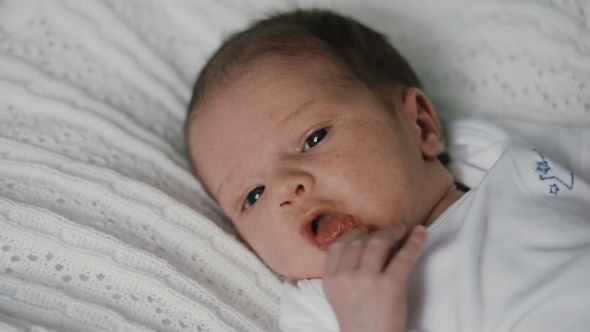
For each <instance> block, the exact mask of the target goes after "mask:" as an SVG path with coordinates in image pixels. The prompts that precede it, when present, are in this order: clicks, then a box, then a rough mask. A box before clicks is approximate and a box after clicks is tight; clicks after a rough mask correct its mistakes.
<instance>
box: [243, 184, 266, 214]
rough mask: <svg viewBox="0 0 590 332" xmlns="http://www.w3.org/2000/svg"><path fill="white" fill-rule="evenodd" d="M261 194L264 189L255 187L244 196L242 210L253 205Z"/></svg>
mask: <svg viewBox="0 0 590 332" xmlns="http://www.w3.org/2000/svg"><path fill="white" fill-rule="evenodd" d="M262 192H264V187H257V188H254V189H253V190H252V191H251V192H249V193H248V196H246V201H245V202H244V209H247V208H249V207H251V206H252V205H254V204H255V203H256V202H257V201H258V199H259V198H260V196H262Z"/></svg>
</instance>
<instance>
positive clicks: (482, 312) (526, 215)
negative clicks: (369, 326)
mask: <svg viewBox="0 0 590 332" xmlns="http://www.w3.org/2000/svg"><path fill="white" fill-rule="evenodd" d="M428 233H429V238H428V242H427V245H426V248H425V251H424V253H423V255H422V257H421V259H420V260H419V261H418V263H417V265H416V267H415V269H414V271H413V272H412V275H411V276H410V280H409V282H408V300H409V304H408V305H409V307H408V312H409V316H408V330H409V331H465V332H473V331H588V330H589V329H590V186H589V185H588V183H587V182H585V181H584V180H583V179H582V178H581V177H579V176H577V175H576V174H574V173H572V172H570V171H569V170H568V169H565V168H563V167H561V166H559V165H558V164H557V163H555V162H553V161H552V160H550V159H549V158H548V157H547V156H545V155H544V154H543V153H542V152H540V151H537V150H534V149H532V148H522V147H517V146H512V147H509V148H508V149H507V150H506V151H505V152H504V153H503V154H502V155H501V157H500V158H499V159H498V160H497V162H496V163H495V164H494V165H493V167H492V168H491V169H490V170H489V172H488V173H487V174H486V175H485V177H484V178H483V180H482V181H481V183H480V184H479V186H478V187H477V188H475V189H472V190H471V191H469V192H468V193H467V194H465V195H464V196H463V197H462V198H461V199H460V200H459V201H457V202H456V203H455V204H453V205H452V206H451V207H450V208H449V209H447V211H445V212H444V213H443V215H441V216H440V217H439V218H438V219H437V220H436V221H435V222H434V223H433V225H431V226H430V227H429V229H428ZM327 308H328V309H327ZM329 308H330V307H329V304H328V302H327V300H326V299H325V296H324V294H323V292H322V287H321V280H303V281H298V282H293V281H290V282H287V283H285V286H284V292H283V296H282V299H281V316H280V322H281V327H282V328H283V330H284V331H338V326H337V322H336V319H335V316H334V313H333V312H332V311H331V310H329ZM302 322H303V323H302Z"/></svg>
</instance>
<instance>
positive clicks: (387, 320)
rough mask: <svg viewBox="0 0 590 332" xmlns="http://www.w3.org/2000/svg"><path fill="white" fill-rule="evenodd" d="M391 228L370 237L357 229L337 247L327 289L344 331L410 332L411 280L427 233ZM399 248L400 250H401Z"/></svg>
mask: <svg viewBox="0 0 590 332" xmlns="http://www.w3.org/2000/svg"><path fill="white" fill-rule="evenodd" d="M405 235H406V227H405V226H403V225H392V226H390V227H388V228H385V229H382V230H379V231H375V232H371V233H367V230H366V228H364V227H362V228H357V229H355V230H352V231H350V232H349V233H347V234H345V235H344V236H342V237H341V238H340V239H339V240H338V241H337V242H335V243H334V244H333V245H332V247H331V248H330V251H329V253H328V257H327V259H326V265H325V267H324V276H323V285H324V291H325V293H326V296H327V297H328V301H329V302H330V304H331V305H332V308H333V309H334V312H335V313H336V317H338V324H339V325H340V330H341V331H343V332H344V331H400V332H401V331H405V327H406V311H407V301H406V281H407V279H408V276H409V274H410V272H411V271H412V268H413V267H414V264H415V263H416V261H417V260H418V257H419V256H420V254H421V253H422V249H423V247H424V243H425V242H426V236H427V233H426V229H425V228H424V227H423V226H417V227H415V228H414V229H413V230H412V232H411V233H410V235H409V236H408V238H407V240H406V242H405V243H404V244H403V246H401V248H399V249H397V247H398V246H399V244H400V241H402V240H403V238H404V236H405ZM396 249H397V251H396Z"/></svg>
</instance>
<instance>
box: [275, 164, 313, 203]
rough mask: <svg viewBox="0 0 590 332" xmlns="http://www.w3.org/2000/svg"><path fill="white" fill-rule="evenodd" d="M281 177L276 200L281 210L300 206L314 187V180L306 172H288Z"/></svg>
mask: <svg viewBox="0 0 590 332" xmlns="http://www.w3.org/2000/svg"><path fill="white" fill-rule="evenodd" d="M279 176H280V177H277V179H276V183H277V184H276V188H275V190H276V191H275V199H276V205H277V206H278V207H280V208H286V207H290V206H292V205H294V204H298V203H299V201H301V200H303V199H305V197H306V196H307V195H308V194H309V192H310V190H311V188H312V186H313V178H312V177H311V175H309V174H307V173H304V172H288V173H283V174H281V175H279Z"/></svg>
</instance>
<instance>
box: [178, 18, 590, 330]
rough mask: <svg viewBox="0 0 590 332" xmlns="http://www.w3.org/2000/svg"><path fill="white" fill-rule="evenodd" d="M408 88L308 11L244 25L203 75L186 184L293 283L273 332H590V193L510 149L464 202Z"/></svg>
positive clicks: (389, 59)
mask: <svg viewBox="0 0 590 332" xmlns="http://www.w3.org/2000/svg"><path fill="white" fill-rule="evenodd" d="M419 87H420V84H419V81H418V79H417V77H416V75H415V74H414V72H413V71H412V69H411V68H410V66H409V65H408V64H407V62H406V61H405V60H404V59H403V58H402V57H401V56H400V55H399V54H398V52H397V51H396V50H395V49H394V48H393V47H392V46H391V45H390V44H389V43H388V42H387V41H386V40H385V38H384V36H383V35H381V34H379V33H377V32H375V31H373V30H371V29H369V28H367V27H365V26H364V25H362V24H360V23H358V22H356V21H354V20H352V19H350V18H346V17H342V16H340V15H337V14H334V13H332V12H328V11H318V10H312V11H294V12H290V13H283V14H279V15H275V16H273V17H270V18H268V19H265V20H262V21H260V22H257V23H255V24H254V25H253V26H252V27H250V28H249V29H248V30H246V31H243V32H241V33H238V34H236V35H234V36H233V37H232V38H230V39H229V40H228V41H226V43H225V44H224V45H223V46H222V47H221V48H220V49H219V50H218V51H217V52H216V53H215V54H214V55H213V57H212V58H211V59H210V60H209V62H208V63H207V65H206V66H205V68H204V69H203V71H202V72H201V74H200V76H199V78H198V80H197V83H196V84H195V87H194V92H193V98H192V101H191V103H190V106H189V115H188V117H187V121H186V126H185V128H186V136H187V143H188V147H189V153H190V158H191V161H192V163H193V166H194V170H195V174H196V175H197V177H198V178H199V179H200V180H201V182H202V183H203V185H204V187H205V188H206V189H207V191H208V192H209V193H210V195H211V196H212V197H213V198H214V199H215V200H216V201H217V202H218V203H219V204H220V206H221V207H222V208H223V210H224V212H225V213H226V214H227V215H228V216H229V218H230V219H231V220H232V222H233V223H234V225H235V227H236V229H237V230H238V232H239V233H240V235H241V236H242V237H243V238H244V239H245V241H246V242H247V243H248V244H249V245H250V246H251V247H252V249H253V250H254V251H255V252H256V253H257V254H258V256H259V257H260V258H261V259H262V260H263V261H264V262H265V263H266V264H267V265H268V266H269V267H270V268H272V269H273V270H275V271H276V272H278V273H280V274H282V275H284V276H287V277H289V278H290V279H289V281H287V282H286V283H285V288H284V292H283V296H282V299H281V318H280V319H281V327H282V328H283V329H284V330H286V331H296V330H300V331H330V330H341V331H405V330H406V329H407V328H411V329H417V330H441V331H447V330H448V331H451V330H452V331H484V330H494V331H504V330H506V331H512V330H520V331H529V330H535V331H539V330H547V331H550V330H560V331H564V327H565V328H566V329H565V330H567V328H572V329H573V330H576V329H578V330H579V328H580V327H582V326H585V327H587V326H590V325H589V324H590V319H589V318H588V315H586V314H582V311H584V310H586V309H587V308H588V307H590V282H588V281H587V280H590V279H589V278H590V251H589V249H588V248H590V222H589V220H588V216H590V208H589V207H590V189H589V187H588V185H587V184H586V183H585V182H583V180H581V179H577V178H575V176H574V174H573V173H569V172H568V171H566V170H564V169H562V168H560V167H559V166H558V165H556V164H554V163H553V162H552V161H550V160H549V159H548V158H546V157H545V156H544V155H543V154H542V153H540V152H537V151H536V150H531V149H526V148H520V147H513V148H509V149H507V151H506V152H505V153H504V155H502V157H501V158H500V159H499V160H498V162H497V163H496V164H495V166H494V167H493V168H492V169H491V170H490V171H489V172H488V174H487V175H486V177H485V178H484V180H483V181H482V183H481V184H480V186H479V187H478V188H477V189H474V190H471V191H469V192H468V193H467V194H465V193H464V191H462V190H459V189H458V187H457V185H456V184H455V182H454V179H453V177H452V176H451V174H450V173H449V171H448V170H447V169H446V168H445V167H444V166H443V164H442V163H441V161H440V160H439V157H440V156H441V155H442V154H443V152H444V138H443V131H442V128H441V124H440V122H439V119H438V116H437V113H436V110H435V109H434V107H433V105H432V104H431V103H430V101H429V99H428V97H427V96H426V94H425V93H424V92H422V91H421V90H420V89H419ZM531 165H532V166H535V165H536V167H532V168H531ZM531 173H532V174H531ZM539 179H541V180H539ZM574 181H576V182H575V187H574ZM547 185H549V186H550V189H549V190H548V189H547ZM551 185H553V186H551ZM551 188H553V189H551ZM426 228H428V234H429V235H428V237H429V240H428V243H427V244H426ZM425 244H426V247H425ZM423 250H424V253H422V251H423ZM421 254H422V257H420V255H421ZM324 292H325V297H324ZM326 298H327V301H326ZM585 308H586V309H585ZM565 319H567V321H565ZM553 321H557V322H558V324H556V325H550V324H549V322H553ZM553 327H555V329H553Z"/></svg>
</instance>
